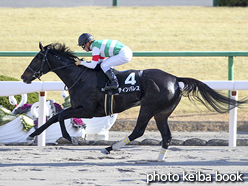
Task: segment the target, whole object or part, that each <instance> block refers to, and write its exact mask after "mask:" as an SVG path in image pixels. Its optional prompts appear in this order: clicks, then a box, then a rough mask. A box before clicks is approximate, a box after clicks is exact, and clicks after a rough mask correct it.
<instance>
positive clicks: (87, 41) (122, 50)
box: [76, 33, 133, 90]
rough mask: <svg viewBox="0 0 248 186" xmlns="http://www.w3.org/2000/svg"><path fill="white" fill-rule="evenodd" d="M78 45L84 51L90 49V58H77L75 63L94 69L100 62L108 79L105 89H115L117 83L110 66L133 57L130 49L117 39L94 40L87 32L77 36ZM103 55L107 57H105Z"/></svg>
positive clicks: (117, 85) (117, 64) (125, 61)
mask: <svg viewBox="0 0 248 186" xmlns="http://www.w3.org/2000/svg"><path fill="white" fill-rule="evenodd" d="M78 45H79V46H81V47H82V48H83V50H85V51H86V52H89V51H92V60H91V61H82V60H78V61H77V62H76V65H84V66H86V67H88V68H91V69H94V68H95V67H96V66H97V64H99V63H100V65H101V68H102V70H103V72H104V73H105V74H106V76H107V77H108V79H109V83H108V84H107V85H106V87H105V90H109V89H117V88H118V87H119V83H118V80H117V78H116V76H115V74H114V72H113V71H112V70H111V67H114V66H119V65H122V64H124V63H127V62H129V61H130V60H131V59H132V57H133V52H132V50H131V49H130V48H129V47H127V46H126V45H124V44H122V43H121V42H119V41H117V40H112V39H103V40H94V37H93V36H92V35H91V34H88V33H83V34H82V35H80V36H79V38H78ZM105 57H108V58H107V59H105Z"/></svg>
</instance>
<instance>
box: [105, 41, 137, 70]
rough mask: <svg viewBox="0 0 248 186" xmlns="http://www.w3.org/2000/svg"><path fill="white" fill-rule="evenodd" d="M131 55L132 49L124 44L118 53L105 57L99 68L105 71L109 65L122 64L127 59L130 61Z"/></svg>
mask: <svg viewBox="0 0 248 186" xmlns="http://www.w3.org/2000/svg"><path fill="white" fill-rule="evenodd" d="M132 57H133V52H132V50H131V49H130V48H129V47H127V46H124V47H123V48H122V49H121V50H120V52H119V54H117V55H115V56H111V57H109V58H107V59H105V60H104V61H103V62H102V63H101V68H102V70H103V72H104V73H105V72H107V71H108V70H109V69H110V68H111V67H114V66H119V65H122V64H124V63H127V62H129V61H131V59H132Z"/></svg>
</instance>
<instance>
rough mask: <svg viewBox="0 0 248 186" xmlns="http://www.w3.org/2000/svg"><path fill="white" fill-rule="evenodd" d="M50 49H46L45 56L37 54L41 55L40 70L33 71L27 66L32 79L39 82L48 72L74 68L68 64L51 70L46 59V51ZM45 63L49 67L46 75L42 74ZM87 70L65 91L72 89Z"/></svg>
mask: <svg viewBox="0 0 248 186" xmlns="http://www.w3.org/2000/svg"><path fill="white" fill-rule="evenodd" d="M49 49H50V48H47V49H46V51H45V54H43V53H42V52H41V51H40V52H39V53H40V54H42V55H43V58H42V61H41V65H40V68H38V69H37V70H33V69H32V68H31V67H30V65H29V66H28V69H29V70H31V71H32V72H33V75H32V77H34V78H37V79H39V80H40V81H41V79H40V77H41V76H42V75H43V74H46V73H48V72H54V71H56V70H59V69H62V68H66V67H70V66H75V64H70V65H64V66H61V67H57V68H52V67H51V65H50V63H49V61H48V59H47V54H48V51H49ZM45 63H47V64H48V67H49V70H48V71H47V72H46V73H43V67H44V64H45ZM87 69H88V68H85V70H84V71H83V73H82V74H81V75H80V76H79V77H78V79H77V80H76V81H75V82H74V84H73V85H72V86H71V87H70V88H66V85H65V87H64V89H65V90H68V91H69V90H70V89H71V88H72V87H74V86H75V85H76V84H77V82H78V81H79V80H80V79H81V77H83V75H84V74H85V72H86V70H87Z"/></svg>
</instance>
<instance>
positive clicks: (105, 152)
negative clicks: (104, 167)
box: [101, 149, 110, 154]
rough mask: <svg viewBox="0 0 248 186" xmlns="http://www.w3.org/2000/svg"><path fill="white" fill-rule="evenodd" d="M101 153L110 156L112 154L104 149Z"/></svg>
mask: <svg viewBox="0 0 248 186" xmlns="http://www.w3.org/2000/svg"><path fill="white" fill-rule="evenodd" d="M101 153H103V154H110V152H109V151H108V150H107V149H102V150H101Z"/></svg>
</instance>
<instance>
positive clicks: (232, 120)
mask: <svg viewBox="0 0 248 186" xmlns="http://www.w3.org/2000/svg"><path fill="white" fill-rule="evenodd" d="M230 97H231V98H232V99H234V100H236V101H237V100H238V91H231V94H230ZM237 112H238V108H237V107H235V108H233V109H232V110H230V112H229V143H228V144H229V147H236V138H237Z"/></svg>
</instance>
